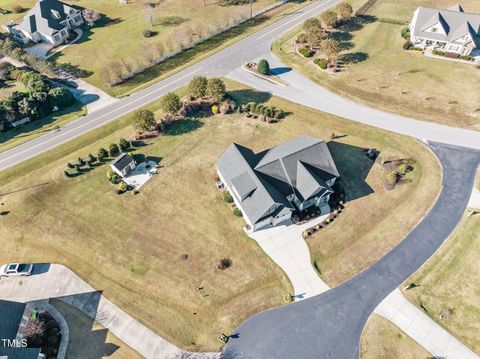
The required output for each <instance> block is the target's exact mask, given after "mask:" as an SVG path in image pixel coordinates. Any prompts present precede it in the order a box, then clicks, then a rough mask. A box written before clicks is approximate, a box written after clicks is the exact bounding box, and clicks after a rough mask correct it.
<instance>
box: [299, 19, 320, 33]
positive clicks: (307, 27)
mask: <svg viewBox="0 0 480 359" xmlns="http://www.w3.org/2000/svg"><path fill="white" fill-rule="evenodd" d="M321 28H322V25H321V23H320V20H318V19H317V18H315V17H312V18H310V19H307V20H305V21H304V22H303V30H304V31H305V32H309V31H312V30H318V29H321Z"/></svg>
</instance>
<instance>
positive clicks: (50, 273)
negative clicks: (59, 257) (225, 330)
mask: <svg viewBox="0 0 480 359" xmlns="http://www.w3.org/2000/svg"><path fill="white" fill-rule="evenodd" d="M37 267H40V270H39V271H38V272H37V273H38V274H35V271H36V269H35V266H34V272H33V274H32V275H31V276H30V277H16V278H15V277H11V278H1V279H0V299H2V300H10V301H16V302H30V301H38V300H43V299H49V298H57V299H60V300H62V301H64V302H66V303H68V304H71V305H72V306H74V307H76V308H78V309H79V310H81V311H82V312H83V313H85V314H86V315H88V316H89V317H90V318H92V319H94V320H96V321H97V322H99V323H100V324H102V325H103V326H104V327H105V328H107V329H108V330H110V331H111V332H112V333H113V334H114V335H115V336H117V337H118V339H120V340H121V341H123V342H124V343H125V344H126V345H128V346H130V347H131V348H132V349H134V350H136V351H137V352H138V353H140V354H141V355H142V356H144V357H145V358H149V359H150V358H152V359H153V358H155V359H157V358H158V359H177V358H192V359H214V358H218V357H219V353H190V352H184V351H183V350H181V349H179V348H178V347H176V346H175V345H173V344H171V343H169V342H168V341H166V340H165V339H163V338H162V337H160V336H159V335H157V334H155V333H154V332H153V331H151V330H150V329H148V328H146V327H145V326H143V325H142V324H140V323H139V322H137V321H136V320H135V319H133V318H132V317H131V316H129V315H128V314H127V313H125V312H124V311H122V310H121V309H120V308H118V307H117V306H116V305H114V304H113V303H112V302H110V301H109V300H108V299H106V298H105V297H104V296H102V295H101V294H100V293H99V292H97V291H95V289H93V288H92V287H90V286H89V285H88V284H87V283H86V282H84V281H83V280H82V279H81V278H80V277H78V276H77V275H76V274H75V273H73V272H72V271H70V270H69V269H68V268H66V267H64V266H62V265H58V264H52V265H50V266H48V265H37Z"/></svg>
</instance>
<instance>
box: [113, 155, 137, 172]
mask: <svg viewBox="0 0 480 359" xmlns="http://www.w3.org/2000/svg"><path fill="white" fill-rule="evenodd" d="M133 161H134V159H133V158H132V157H130V156H129V155H128V154H127V153H121V154H120V155H119V156H117V158H115V159H114V160H113V161H112V162H111V163H110V164H111V165H112V166H114V167H115V168H116V169H117V170H119V171H123V170H124V169H125V168H126V167H127V166H128V165H129V164H130V163H132V162H133Z"/></svg>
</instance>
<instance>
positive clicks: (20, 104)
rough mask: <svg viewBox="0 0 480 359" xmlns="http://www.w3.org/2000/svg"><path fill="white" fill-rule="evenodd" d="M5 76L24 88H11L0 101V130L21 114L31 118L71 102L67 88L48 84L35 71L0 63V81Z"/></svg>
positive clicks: (70, 94)
mask: <svg viewBox="0 0 480 359" xmlns="http://www.w3.org/2000/svg"><path fill="white" fill-rule="evenodd" d="M9 80H14V81H17V82H21V83H22V84H23V85H24V86H25V88H26V89H27V92H18V91H15V92H13V93H12V94H11V95H10V96H9V97H8V98H6V99H3V100H1V101H0V132H1V131H6V130H8V129H10V128H12V127H15V122H16V121H19V120H22V119H25V118H28V119H30V121H35V120H38V119H41V118H43V117H46V116H48V115H50V114H51V113H53V112H54V111H57V110H60V109H64V108H67V107H69V106H71V105H73V104H74V103H75V98H74V97H73V95H72V93H71V92H70V91H68V90H67V89H65V88H63V87H56V86H54V85H52V84H51V83H50V82H49V81H48V79H47V78H46V77H44V76H42V75H40V74H39V73H37V72H34V71H26V70H18V69H16V68H15V67H14V66H12V65H10V64H8V63H0V81H9Z"/></svg>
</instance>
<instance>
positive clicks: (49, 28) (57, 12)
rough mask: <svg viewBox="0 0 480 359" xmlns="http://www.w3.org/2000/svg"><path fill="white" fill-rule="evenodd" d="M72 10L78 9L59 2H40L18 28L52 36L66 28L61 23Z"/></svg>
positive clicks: (45, 0)
mask: <svg viewBox="0 0 480 359" xmlns="http://www.w3.org/2000/svg"><path fill="white" fill-rule="evenodd" d="M71 10H77V9H76V8H75V7H73V6H71V5H68V4H65V3H63V2H61V1H58V0H40V1H38V2H37V3H36V4H35V6H34V7H33V8H32V9H30V10H29V11H28V12H27V13H26V14H25V16H24V18H23V20H22V22H21V23H20V24H19V25H18V27H19V28H20V29H22V30H24V31H26V32H28V33H30V34H33V33H34V32H37V31H38V32H40V33H42V34H45V35H48V36H51V35H53V34H55V33H56V32H57V31H59V30H62V29H64V28H65V27H66V25H64V24H61V22H62V21H64V20H65V19H66V18H67V16H68V14H69V12H70V11H71Z"/></svg>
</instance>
